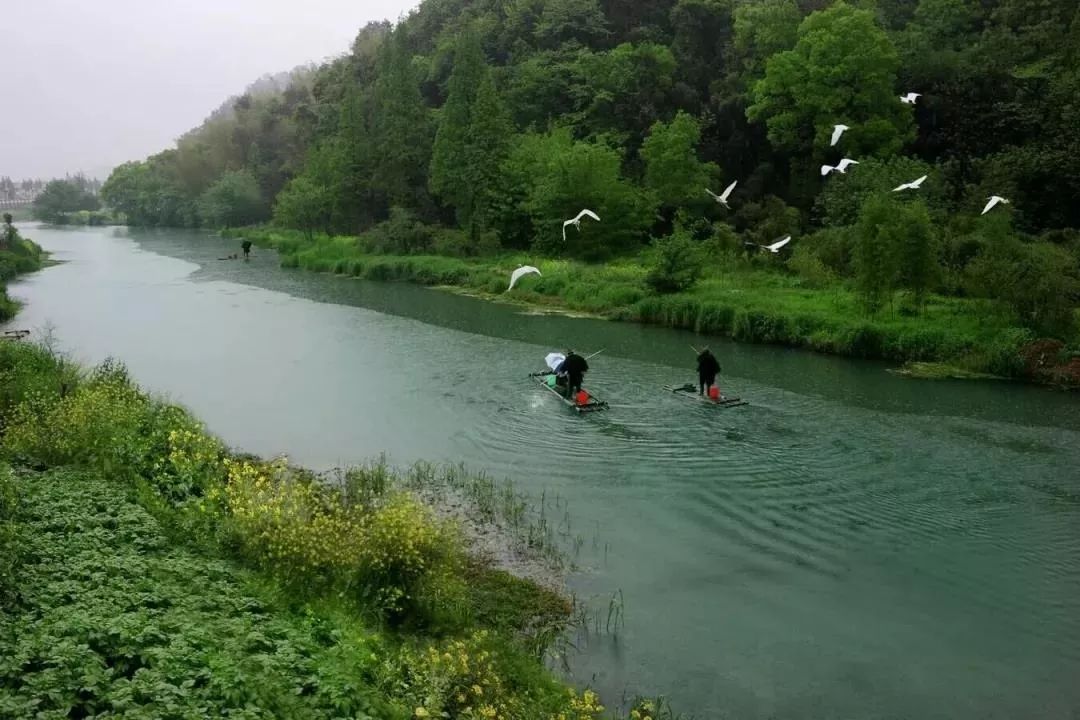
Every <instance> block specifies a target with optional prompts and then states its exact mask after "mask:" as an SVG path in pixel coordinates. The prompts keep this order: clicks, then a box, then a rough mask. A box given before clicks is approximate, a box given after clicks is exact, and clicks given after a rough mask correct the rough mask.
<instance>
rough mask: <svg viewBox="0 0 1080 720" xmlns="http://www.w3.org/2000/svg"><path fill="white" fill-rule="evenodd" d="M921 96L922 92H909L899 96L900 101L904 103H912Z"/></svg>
mask: <svg viewBox="0 0 1080 720" xmlns="http://www.w3.org/2000/svg"><path fill="white" fill-rule="evenodd" d="M921 97H922V93H913V92H909V93H908V94H907V95H901V96H900V102H902V103H904V104H905V105H914V104H915V101H916V100H918V99H919V98H921Z"/></svg>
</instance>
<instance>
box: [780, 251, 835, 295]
mask: <svg viewBox="0 0 1080 720" xmlns="http://www.w3.org/2000/svg"><path fill="white" fill-rule="evenodd" d="M787 266H788V267H789V268H791V269H792V270H794V271H795V272H796V273H798V274H799V277H801V278H802V279H803V281H804V282H805V284H806V285H807V286H808V287H814V288H820V287H824V286H826V285H828V284H830V283H832V282H833V281H834V280H835V279H836V277H835V276H834V275H833V273H832V271H830V270H829V268H828V267H826V266H825V263H823V262H822V261H821V258H819V257H818V256H817V253H815V252H814V251H813V250H811V249H810V248H808V247H806V246H805V245H799V246H798V247H796V248H795V252H793V253H792V255H791V259H790V260H788V262H787Z"/></svg>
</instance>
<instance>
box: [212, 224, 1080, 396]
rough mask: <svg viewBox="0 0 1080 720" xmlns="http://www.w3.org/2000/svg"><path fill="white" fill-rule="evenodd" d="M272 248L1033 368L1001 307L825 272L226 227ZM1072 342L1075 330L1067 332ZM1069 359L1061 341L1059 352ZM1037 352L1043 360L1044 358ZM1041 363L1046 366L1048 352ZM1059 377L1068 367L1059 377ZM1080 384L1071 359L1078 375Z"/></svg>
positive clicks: (743, 337) (355, 272) (755, 330)
mask: <svg viewBox="0 0 1080 720" xmlns="http://www.w3.org/2000/svg"><path fill="white" fill-rule="evenodd" d="M230 234H231V235H233V236H236V237H246V238H250V239H251V240H253V241H254V242H256V243H257V244H259V245H262V246H265V247H271V248H274V249H276V250H277V251H278V252H279V253H280V254H281V258H282V264H283V265H284V266H286V267H298V268H302V269H306V270H313V271H316V272H332V273H337V274H342V275H349V276H353V277H360V278H364V279H370V280H402V281H409V282H415V283H420V284H424V285H433V286H451V287H455V288H461V289H464V290H468V291H471V292H474V293H477V294H481V295H487V296H490V297H492V298H495V297H498V298H500V299H502V298H510V299H512V300H514V301H517V302H523V303H528V304H532V305H537V306H541V307H551V308H565V309H569V310H574V311H581V312H588V313H593V314H597V315H600V316H604V317H608V318H611V319H616V320H628V321H637V322H645V323H653V324H658V325H664V326H668V327H673V328H679V329H685V330H692V331H695V332H701V333H705V334H715V335H724V336H729V337H732V338H734V339H736V340H739V341H743V342H754V343H769V344H776V345H785V346H790V347H800V348H806V349H810V350H815V351H818V352H824V353H830V354H835V355H844V356H850V357H859V358H870V359H882V360H889V361H893V362H897V363H907V362H923V363H926V362H933V363H942V364H947V365H949V366H953V367H954V368H956V369H957V370H962V371H967V372H972V373H987V374H993V375H997V376H1006V377H1030V376H1032V374H1033V370H1032V368H1031V367H1030V366H1029V365H1030V364H1029V363H1028V362H1027V361H1026V359H1025V353H1024V349H1025V347H1026V346H1028V345H1029V344H1030V343H1031V342H1032V341H1033V340H1035V337H1034V336H1033V335H1032V333H1031V332H1030V331H1028V330H1026V329H1023V328H1021V327H1019V326H1018V324H1017V323H1016V322H1015V319H1014V318H1012V317H1011V316H1010V315H1009V313H1008V312H1007V311H1005V310H1003V309H1002V308H1001V307H1000V306H999V305H997V304H995V303H993V302H990V301H986V300H976V299H967V298H946V297H940V296H931V297H930V298H929V299H928V301H927V302H926V304H925V306H924V307H923V308H922V309H921V311H920V312H919V313H918V314H915V313H914V312H912V311H911V308H910V307H909V306H908V305H907V303H906V302H905V299H904V298H903V297H902V296H897V298H896V299H895V302H894V303H892V304H891V305H889V306H888V307H886V308H885V309H884V310H882V311H881V312H879V313H877V314H875V315H868V314H867V313H866V312H865V310H864V309H863V305H862V304H861V303H860V302H859V299H858V297H857V296H856V295H855V293H854V292H853V291H852V290H851V289H850V288H848V287H847V286H846V285H845V284H843V283H840V282H837V281H831V282H824V283H818V284H812V283H808V282H806V281H805V280H803V279H801V278H799V277H796V276H794V275H788V274H784V273H780V272H777V271H776V270H774V269H769V268H768V267H766V263H767V262H768V261H770V260H772V258H765V259H764V262H763V263H762V264H760V265H758V264H755V263H754V262H752V261H744V260H734V259H732V260H730V261H729V262H728V263H727V264H725V265H724V266H723V267H722V268H716V269H713V270H712V271H707V273H706V275H705V277H704V278H702V280H701V281H700V282H698V283H697V285H695V286H694V287H693V288H692V289H691V290H690V291H687V292H683V293H676V294H671V295H660V294H656V293H655V292H652V291H651V290H650V289H649V288H648V286H647V285H646V283H645V276H646V273H647V270H646V267H645V265H644V263H643V262H640V261H637V260H621V261H618V262H613V263H610V264H606V265H590V264H585V263H580V262H573V261H566V260H540V261H537V259H536V258H535V257H530V256H526V255H512V254H507V255H499V256H491V257H480V258H468V259H464V258H454V257H444V256H434V255H404V256H402V255H371V254H365V253H363V252H361V250H360V247H359V243H358V242H357V240H356V238H351V237H327V236H316V237H315V238H313V239H311V240H308V239H307V238H306V237H305V236H304V235H303V234H301V233H297V232H292V231H283V230H273V229H265V228H259V229H250V228H249V229H243V230H234V231H232V232H231V233H230ZM525 263H528V264H533V265H537V266H538V267H539V268H540V270H541V272H542V273H543V277H539V278H538V277H535V276H531V277H527V278H525V279H524V280H523V281H522V282H521V284H520V286H519V287H518V288H515V290H514V292H513V293H512V295H509V296H508V295H504V294H503V293H504V291H505V290H506V284H507V279H508V278H509V276H510V273H511V271H512V270H513V269H514V268H516V267H517V266H518V265H520V264H525ZM1077 342H1078V343H1080V340H1078V341H1077ZM1067 360H1068V356H1067V353H1066V352H1065V351H1062V358H1061V362H1062V363H1064V362H1066V361H1067ZM1044 361H1045V358H1044ZM1049 362H1050V365H1052V366H1053V365H1056V363H1057V362H1058V358H1057V357H1054V358H1052V359H1051V360H1050V361H1049ZM1059 380H1061V381H1062V382H1063V383H1064V384H1068V377H1067V376H1065V377H1064V378H1063V379H1062V378H1059ZM1076 380H1077V381H1078V382H1080V368H1078V376H1077V378H1076Z"/></svg>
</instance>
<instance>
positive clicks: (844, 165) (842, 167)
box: [821, 158, 859, 177]
mask: <svg viewBox="0 0 1080 720" xmlns="http://www.w3.org/2000/svg"><path fill="white" fill-rule="evenodd" d="M858 164H859V161H858V160H852V159H851V158H844V159H843V160H841V161H840V162H839V163H837V164H836V165H822V166H821V176H822V177H824V176H826V175H828V174H829V173H831V172H832V171H833V170H835V171H836V172H838V173H846V172H847V169H848V168H849V167H851V166H852V165H858Z"/></svg>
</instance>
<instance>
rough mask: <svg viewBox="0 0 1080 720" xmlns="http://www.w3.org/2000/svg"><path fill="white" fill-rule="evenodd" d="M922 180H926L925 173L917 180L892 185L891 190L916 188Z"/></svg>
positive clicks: (898, 190)
mask: <svg viewBox="0 0 1080 720" xmlns="http://www.w3.org/2000/svg"><path fill="white" fill-rule="evenodd" d="M924 180H926V175H923V176H922V177H921V178H919V179H918V180H912V181H911V182H909V183H904V184H903V185H899V186H897V187H894V188H893V192H900V191H901V190H918V189H919V186H920V185H922V184H923V181H924Z"/></svg>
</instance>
